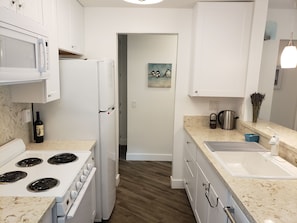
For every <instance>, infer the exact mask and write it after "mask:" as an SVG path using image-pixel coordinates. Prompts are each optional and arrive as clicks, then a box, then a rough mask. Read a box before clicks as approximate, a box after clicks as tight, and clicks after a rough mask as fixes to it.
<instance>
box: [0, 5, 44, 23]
mask: <svg viewBox="0 0 297 223" xmlns="http://www.w3.org/2000/svg"><path fill="white" fill-rule="evenodd" d="M42 2H43V1H42V0H1V1H0V6H3V7H5V8H8V9H10V10H13V11H15V12H17V13H19V14H22V15H24V16H26V17H28V18H30V19H32V20H34V21H35V22H38V23H40V24H43V8H42Z"/></svg>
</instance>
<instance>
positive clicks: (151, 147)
mask: <svg viewBox="0 0 297 223" xmlns="http://www.w3.org/2000/svg"><path fill="white" fill-rule="evenodd" d="M177 40H178V36H177V35H176V34H119V35H118V74H119V143H120V146H119V148H120V151H119V154H120V158H122V159H127V160H145V161H172V151H173V127H174V126H173V124H174V101H175V76H176V75H175V73H176V61H177ZM151 64H153V65H156V66H157V67H159V68H158V69H159V70H160V71H159V70H158V71H159V72H160V73H161V74H160V75H161V77H165V76H164V75H165V71H163V70H162V68H161V67H162V66H166V65H168V66H169V65H170V67H171V70H170V72H167V74H168V75H167V79H166V81H167V83H168V82H170V84H169V85H162V84H161V85H160V86H154V85H150V78H153V81H157V82H160V81H159V80H161V78H160V79H157V77H153V76H152V74H151V73H150V72H151V71H150V70H149V69H150V66H152V65H151ZM159 64H160V66H159Z"/></svg>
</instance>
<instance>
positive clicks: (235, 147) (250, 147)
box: [204, 141, 268, 152]
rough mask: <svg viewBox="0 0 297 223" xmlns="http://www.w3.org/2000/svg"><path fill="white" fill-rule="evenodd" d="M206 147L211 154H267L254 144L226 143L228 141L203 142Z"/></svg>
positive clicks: (262, 148)
mask: <svg viewBox="0 0 297 223" xmlns="http://www.w3.org/2000/svg"><path fill="white" fill-rule="evenodd" d="M204 144H205V145H206V147H207V148H208V149H209V150H211V151H212V152H217V151H226V152H227V151H230V152H236V151H241V152H267V151H268V150H267V149H265V148H264V147H263V146H261V145H260V144H258V143H256V142H228V141H204Z"/></svg>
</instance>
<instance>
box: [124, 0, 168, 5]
mask: <svg viewBox="0 0 297 223" xmlns="http://www.w3.org/2000/svg"><path fill="white" fill-rule="evenodd" d="M124 1H125V2H128V3H132V4H138V5H151V4H158V3H160V2H162V1H163V0H124Z"/></svg>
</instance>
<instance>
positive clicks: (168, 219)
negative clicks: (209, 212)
mask: <svg viewBox="0 0 297 223" xmlns="http://www.w3.org/2000/svg"><path fill="white" fill-rule="evenodd" d="M119 166H120V174H121V181H120V185H119V187H118V188H117V201H116V205H115V209H114V212H113V214H112V217H111V219H110V220H109V221H108V222H109V223H138V222H139V223H140V222H141V223H174V222H179V223H182V222H183V223H195V222H196V221H195V217H194V215H193V213H192V210H191V207H190V204H189V202H188V199H187V196H186V193H185V191H184V190H172V189H171V188H170V174H171V162H145V161H125V160H122V159H120V165H119Z"/></svg>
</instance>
